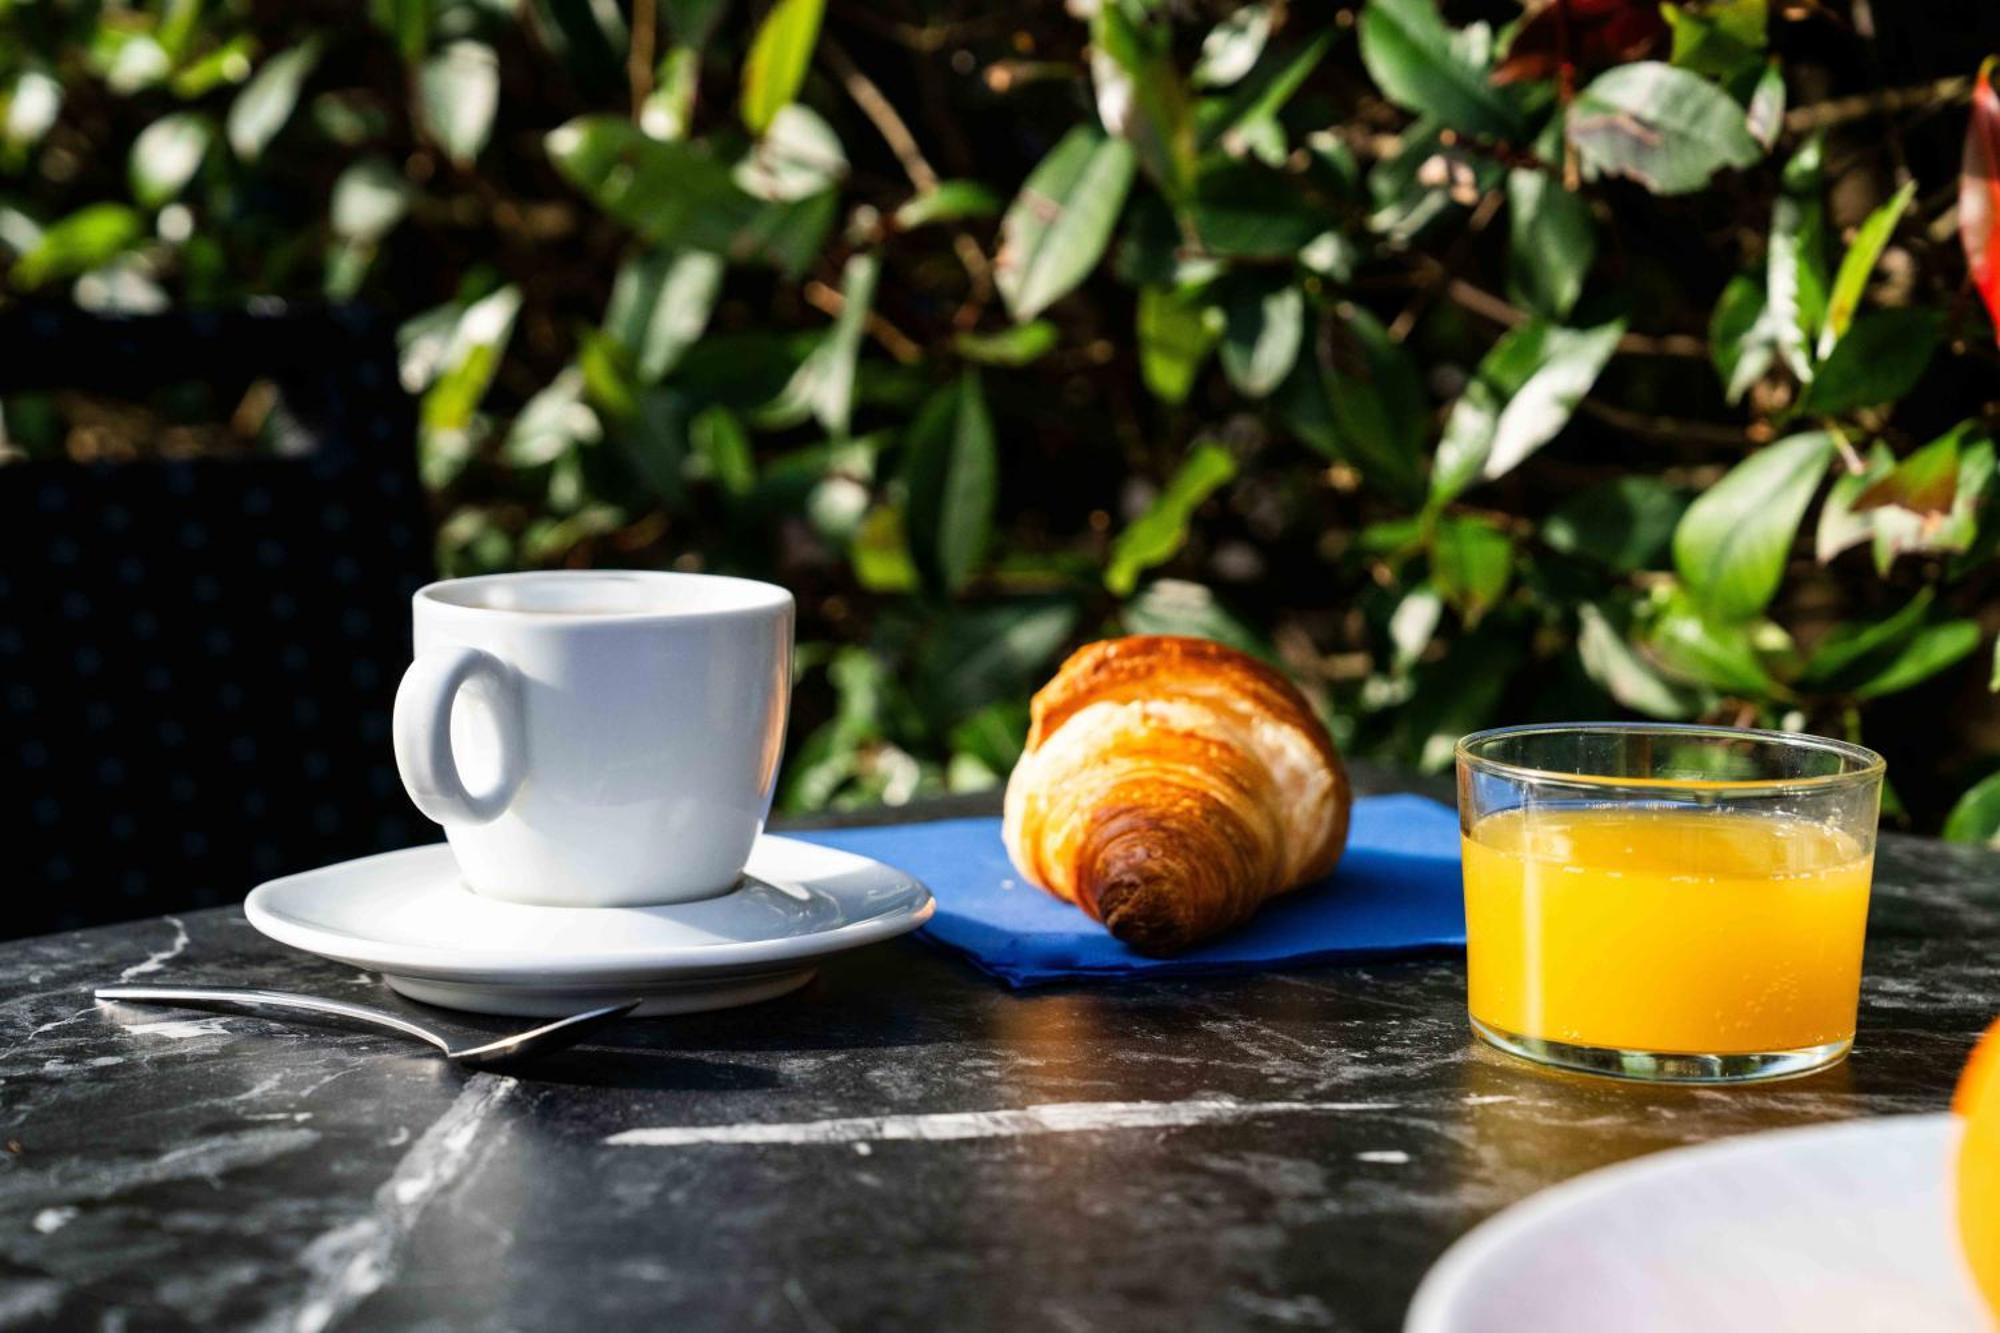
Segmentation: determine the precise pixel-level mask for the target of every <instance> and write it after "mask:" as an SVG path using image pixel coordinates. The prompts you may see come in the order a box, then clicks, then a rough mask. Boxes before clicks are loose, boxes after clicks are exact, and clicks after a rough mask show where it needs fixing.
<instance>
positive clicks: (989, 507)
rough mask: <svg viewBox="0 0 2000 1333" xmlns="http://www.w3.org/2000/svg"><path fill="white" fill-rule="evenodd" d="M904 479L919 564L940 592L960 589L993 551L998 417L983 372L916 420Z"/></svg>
mask: <svg viewBox="0 0 2000 1333" xmlns="http://www.w3.org/2000/svg"><path fill="white" fill-rule="evenodd" d="M904 482H905V484H906V486H907V487H908V490H909V496H910V499H909V514H908V527H909V534H910V553H911V556H912V557H913V558H914V559H915V561H916V565H917V570H918V572H919V573H920V574H921V575H922V576H923V580H924V583H925V585H926V586H927V587H929V588H931V589H932V590H933V591H936V592H940V593H946V594H952V593H957V592H959V591H961V590H962V589H963V588H964V587H965V585H966V584H967V583H968V582H970V581H971V579H972V576H973V574H974V573H975V572H977V570H978V568H979V566H980V564H981V563H982V562H983V561H984V560H985V558H986V549H987V546H988V545H989V544H990V543H991V540H992V535H993V510H994V504H995V501H996V497H997V495H998V490H999V484H1000V458H999V453H998V450H997V449H996V448H995V445H994V437H993V419H992V417H991V416H990V415H988V413H987V410H986V394H985V391H984V389H983V388H982V387H981V385H980V382H979V376H978V374H977V373H976V372H974V371H970V370H968V371H966V372H965V373H964V374H963V375H961V376H959V378H958V379H957V380H956V381H955V382H954V383H952V384H951V385H950V386H948V387H946V388H945V389H943V390H941V391H940V392H939V393H938V394H937V395H936V396H935V397H933V398H932V399H931V401H930V402H929V403H928V404H927V405H926V406H925V408H924V410H923V411H922V412H921V413H920V414H919V415H918V417H917V420H916V422H915V423H914V424H913V425H912V426H911V427H910V436H909V443H908V458H907V462H906V464H905V468H904Z"/></svg>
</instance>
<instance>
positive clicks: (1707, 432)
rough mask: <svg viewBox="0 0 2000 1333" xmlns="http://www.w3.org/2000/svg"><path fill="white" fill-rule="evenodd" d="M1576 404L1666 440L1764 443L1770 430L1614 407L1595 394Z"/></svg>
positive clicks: (1610, 423)
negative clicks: (1600, 400) (1653, 414)
mask: <svg viewBox="0 0 2000 1333" xmlns="http://www.w3.org/2000/svg"><path fill="white" fill-rule="evenodd" d="M1576 406H1577V410H1578V411H1579V412H1582V413H1583V414H1584V415H1585V416H1587V417H1594V418H1596V419H1597V420H1599V421H1602V422H1603V423H1604V424H1605V425H1607V426H1611V427H1614V428H1615V429H1618V430H1622V431H1625V432H1626V433H1628V434H1631V435H1640V436H1644V437H1645V438H1646V439H1649V440H1664V441H1666V442H1668V443H1672V444H1713V445H1721V446H1723V447H1725V448H1730V449H1741V448H1743V447H1745V446H1746V445H1751V444H1758V443H1761V442H1762V441H1763V439H1764V438H1767V437H1768V436H1769V434H1770V431H1769V428H1768V427H1767V428H1765V429H1763V430H1759V429H1757V428H1756V427H1753V426H1724V425H1720V424H1718V423H1715V422H1711V421H1687V420H1683V419H1682V418H1680V417H1656V416H1651V415H1648V414H1647V413H1644V412H1633V411H1630V410H1628V409H1626V408H1623V407H1613V406H1612V405H1611V404H1610V403H1603V402H1599V401H1598V400H1597V399H1595V398H1586V399H1584V400H1583V401H1582V402H1580V403H1578V404H1577V405H1576Z"/></svg>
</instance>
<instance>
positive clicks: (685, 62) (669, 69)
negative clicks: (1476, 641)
mask: <svg viewBox="0 0 2000 1333" xmlns="http://www.w3.org/2000/svg"><path fill="white" fill-rule="evenodd" d="M700 92H701V52H700V51H698V50H696V49H695V48H694V47H692V46H688V45H686V44H684V43H676V44H674V45H673V46H670V47H668V48H667V53H666V54H665V55H663V56H661V57H660V64H659V68H658V69H657V70H655V71H654V73H653V91H651V92H650V93H647V94H646V100H645V102H644V103H642V104H641V106H640V108H639V128H640V129H642V130H644V131H645V132H646V133H647V134H649V135H651V136H652V137H653V138H655V139H685V138H687V137H688V133H689V132H690V131H691V130H692V129H693V128H694V106H695V98H696V97H697V96H698V95H699V93H700Z"/></svg>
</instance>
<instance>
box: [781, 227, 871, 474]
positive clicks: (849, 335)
mask: <svg viewBox="0 0 2000 1333" xmlns="http://www.w3.org/2000/svg"><path fill="white" fill-rule="evenodd" d="M881 272H882V261H881V258H880V257H879V256H877V255H873V254H856V255H853V256H851V257H849V259H848V261H847V264H846V266H845V267H844V268H843V269H842V270H841V284H840V298H841V304H840V315H839V317H838V318H836V319H835V320H834V322H833V328H832V329H831V330H829V331H828V333H827V335H826V337H825V338H824V339H822V340H821V341H820V344H819V345H818V346H817V347H815V348H814V349H813V350H812V353H811V355H809V356H807V357H806V359H805V360H804V361H803V362H801V363H800V365H799V368H798V369H797V370H796V371H794V372H793V374H792V378H791V379H790V380H789V381H788V382H787V383H786V385H785V387H784V389H783V390H782V391H781V392H780V393H779V394H778V396H777V398H776V399H775V400H774V401H773V402H772V403H771V404H770V405H769V406H768V407H767V408H765V409H764V410H763V411H762V412H760V413H759V416H760V417H761V418H762V419H763V421H764V424H766V425H769V426H772V427H782V426H785V425H790V424H794V423H796V422H798V421H801V420H804V418H805V417H806V415H807V414H810V415H812V416H813V417H815V418H817V419H818V421H819V423H820V424H821V425H822V426H825V427H826V428H827V430H828V431H829V432H830V433H831V434H832V435H833V436H834V438H836V439H841V438H844V437H845V436H846V435H847V430H848V425H849V423H850V420H851V418H852V415H853V410H854V366H855V362H856V360H857V359H858V358H859V357H860V355H861V335H862V333H863V332H864V331H865V330H866V329H867V326H868V309H869V307H870V306H871V305H872V304H873V303H874V300H875V283H876V280H877V279H878V278H879V277H880V276H881Z"/></svg>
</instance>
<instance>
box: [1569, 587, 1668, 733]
mask: <svg viewBox="0 0 2000 1333" xmlns="http://www.w3.org/2000/svg"><path fill="white" fill-rule="evenodd" d="M1576 651H1577V656H1578V657H1580V658H1581V659H1582V660H1583V669H1584V671H1585V673H1586V674H1588V675H1589V677H1590V678H1591V679H1592V680H1594V681H1596V682H1597V683H1598V684H1599V685H1601V686H1602V687H1603V688H1604V692H1605V693H1606V694H1609V695H1610V696H1611V697H1612V698H1613V699H1616V700H1617V701H1618V702H1619V703H1621V704H1623V705H1624V706H1625V707H1627V708H1630V709H1631V710H1633V711H1634V712H1637V713H1644V714H1645V715H1646V716H1648V717H1657V718H1664V719H1666V720H1668V721H1678V720H1681V719H1685V718H1690V717H1693V716H1694V715H1695V713H1696V712H1697V711H1698V701H1697V700H1696V699H1695V698H1694V697H1693V695H1692V694H1691V693H1690V692H1689V691H1688V690H1685V689H1683V688H1682V687H1680V686H1678V685H1675V684H1674V683H1673V682H1671V681H1669V680H1667V679H1666V678H1665V677H1663V676H1661V675H1660V673H1659V672H1657V671H1655V670H1653V668H1652V666H1651V664H1649V663H1648V662H1647V661H1646V659H1645V658H1643V657H1641V656H1640V655H1639V654H1638V653H1636V652H1634V651H1633V650H1632V647H1631V645H1629V644H1628V643H1626V642H1625V637H1624V635H1622V634H1620V633H1619V632H1618V631H1617V630H1616V629H1615V628H1613V627H1612V624H1611V622H1610V620H1609V619H1608V618H1606V616H1605V614H1604V612H1603V611H1601V610H1599V609H1598V608H1597V607H1595V606H1593V605H1591V604H1590V603H1588V602H1585V603H1584V604H1583V605H1582V606H1579V607H1578V608H1577V636H1576Z"/></svg>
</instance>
